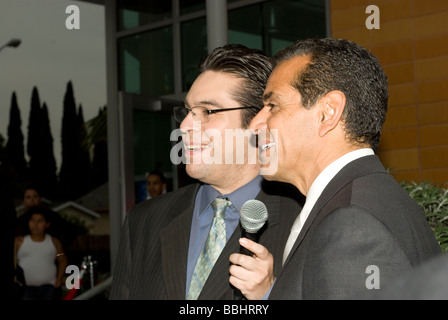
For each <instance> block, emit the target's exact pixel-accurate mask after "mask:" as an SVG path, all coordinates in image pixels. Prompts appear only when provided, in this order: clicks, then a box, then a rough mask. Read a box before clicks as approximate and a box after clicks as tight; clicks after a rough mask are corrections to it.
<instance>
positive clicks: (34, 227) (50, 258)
mask: <svg viewBox="0 0 448 320" xmlns="http://www.w3.org/2000/svg"><path fill="white" fill-rule="evenodd" d="M47 210H48V209H46V208H44V207H40V206H36V207H32V208H31V209H30V210H28V212H27V213H26V214H27V215H29V220H28V228H29V234H27V235H25V236H18V237H16V239H15V250H16V256H17V263H18V265H19V266H20V267H21V268H22V269H23V274H24V277H25V284H26V286H25V290H24V297H23V299H24V300H53V299H54V298H55V288H60V287H61V285H62V282H63V278H64V274H65V269H66V267H67V263H68V262H67V257H66V256H65V254H64V251H63V247H62V244H61V241H60V240H59V239H57V238H55V237H53V236H51V235H50V234H48V233H47V232H46V230H47V228H48V227H49V226H50V222H49V221H48V215H47Z"/></svg>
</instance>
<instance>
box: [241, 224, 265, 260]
mask: <svg viewBox="0 0 448 320" xmlns="http://www.w3.org/2000/svg"><path fill="white" fill-rule="evenodd" d="M241 238H247V239H249V240H252V241H253V242H257V243H258V240H259V238H260V236H259V234H258V232H255V233H251V232H247V231H246V230H244V229H243V230H242V231H241ZM240 253H241V254H245V255H246V256H252V255H253V253H252V251H249V250H248V249H246V248H244V247H243V246H240Z"/></svg>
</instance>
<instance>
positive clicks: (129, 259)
mask: <svg viewBox="0 0 448 320" xmlns="http://www.w3.org/2000/svg"><path fill="white" fill-rule="evenodd" d="M272 67H273V64H272V61H271V59H270V58H268V57H267V56H265V55H264V54H263V53H262V52H260V51H258V50H253V49H249V48H246V47H244V46H241V45H226V46H224V47H220V48H217V49H215V50H214V51H213V52H212V53H211V54H210V55H208V56H207V57H206V59H205V60H204V61H203V62H202V63H201V65H200V75H199V76H198V77H197V79H196V80H195V82H194V83H193V85H192V87H191V88H190V90H189V92H188V94H187V96H186V99H185V105H184V106H181V107H177V108H174V116H175V119H176V120H177V121H178V122H180V134H181V135H182V140H183V148H182V149H183V151H184V152H185V154H184V156H185V161H186V171H187V173H188V175H189V176H190V177H192V178H194V179H197V180H199V181H200V183H193V184H190V185H187V186H185V187H183V188H180V189H178V190H176V191H174V192H169V193H166V194H163V195H160V196H159V197H156V198H153V199H150V200H147V201H144V202H142V203H140V204H138V205H136V206H135V207H133V208H132V209H131V210H130V212H129V213H128V214H127V216H126V219H125V222H124V226H123V228H122V235H121V240H120V246H119V252H118V258H117V261H116V267H115V270H114V274H113V283H112V288H111V292H110V295H109V297H110V299H153V300H157V299H172V300H178V299H180V300H182V299H230V300H231V299H233V298H234V288H233V287H232V286H231V285H230V283H229V255H230V254H231V253H234V252H239V248H240V245H239V243H238V239H239V238H240V236H241V227H240V226H239V210H240V209H241V207H242V206H243V204H244V203H245V202H246V201H247V200H249V199H254V198H256V199H258V200H260V201H262V202H263V203H264V204H265V205H266V207H267V210H268V215H269V218H268V221H267V223H266V224H265V226H264V227H263V229H262V231H261V236H260V243H262V244H263V245H264V246H266V248H268V249H269V251H270V252H272V254H273V256H274V257H275V256H278V257H281V255H282V252H283V247H284V245H285V243H286V239H287V234H288V231H289V229H290V227H291V225H292V222H293V221H294V219H295V217H296V216H297V214H298V213H299V212H300V209H301V206H300V205H299V196H300V193H298V192H297V193H296V194H295V195H294V196H291V197H289V196H287V195H286V194H283V195H278V194H282V191H281V190H280V186H283V187H286V188H287V187H288V185H287V184H272V182H268V181H264V179H263V177H262V176H261V175H260V164H259V163H258V160H257V157H256V156H255V161H251V159H250V156H249V155H250V154H254V155H256V154H257V146H256V144H255V143H254V141H253V139H251V137H245V139H244V142H243V143H241V144H238V143H235V139H238V132H240V133H243V131H244V129H247V127H248V125H249V123H250V121H251V119H252V118H253V117H254V115H255V114H256V113H257V112H258V111H259V110H260V109H261V107H262V105H263V103H262V99H261V97H262V94H263V90H264V87H265V85H266V82H267V79H268V77H269V74H270V72H271V70H272ZM242 129H243V130H242ZM246 132H249V131H248V130H246ZM229 133H232V134H233V133H235V134H236V135H235V136H232V137H231V139H225V136H226V134H229ZM249 133H250V132H249ZM232 141H233V143H232ZM243 149H244V150H243ZM172 154H173V153H172ZM174 154H177V152H174ZM172 160H173V159H172ZM173 161H176V159H174V160H173ZM269 185H270V187H269ZM272 191H274V192H272ZM274 193H277V195H275V194H274ZM216 198H220V199H224V200H225V201H227V204H228V206H227V208H226V209H225V217H224V221H225V232H224V234H225V238H226V240H225V241H226V243H225V246H224V248H223V249H222V251H221V253H220V254H219V257H218V258H217V260H216V262H215V263H214V265H213V267H212V269H211V272H210V274H209V275H208V276H206V277H205V278H206V282H205V284H203V287H201V286H200V285H198V283H199V282H197V281H198V280H197V277H196V274H198V271H197V269H196V265H197V264H198V266H197V267H198V268H199V267H204V265H205V263H202V262H199V263H197V262H198V261H202V260H200V257H202V255H204V254H205V253H203V252H205V250H204V247H206V246H207V245H208V243H209V237H216V236H217V234H218V232H217V231H215V230H218V227H216V226H215V222H214V221H215V218H214V212H213V211H214V209H213V208H212V207H213V205H212V204H213V201H214V199H216ZM209 230H211V231H212V232H211V233H210V235H209ZM219 234H222V232H219ZM201 259H202V258H201ZM280 269H281V263H279V262H278V263H276V264H275V266H274V270H273V272H274V274H279V272H280ZM192 283H194V286H191V285H190V284H192ZM198 287H199V289H198Z"/></svg>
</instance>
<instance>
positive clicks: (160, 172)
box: [147, 170, 166, 184]
mask: <svg viewBox="0 0 448 320" xmlns="http://www.w3.org/2000/svg"><path fill="white" fill-rule="evenodd" d="M153 174H154V175H156V176H159V178H160V181H161V182H162V184H163V183H166V177H165V175H164V174H163V172H162V171H159V170H153V171H151V172H150V173H148V176H147V177H149V176H151V175H153Z"/></svg>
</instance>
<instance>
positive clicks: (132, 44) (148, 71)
mask: <svg viewBox="0 0 448 320" xmlns="http://www.w3.org/2000/svg"><path fill="white" fill-rule="evenodd" d="M118 47H119V59H120V75H119V77H120V81H119V87H120V90H122V91H125V92H129V93H138V94H143V95H148V96H162V95H167V94H172V93H174V67H173V30H172V27H166V28H161V29H156V30H153V31H150V32H146V33H142V34H138V35H135V36H131V37H127V38H123V39H119V42H118Z"/></svg>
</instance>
